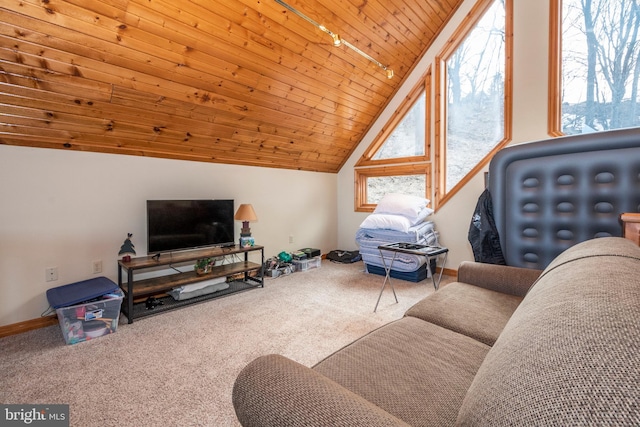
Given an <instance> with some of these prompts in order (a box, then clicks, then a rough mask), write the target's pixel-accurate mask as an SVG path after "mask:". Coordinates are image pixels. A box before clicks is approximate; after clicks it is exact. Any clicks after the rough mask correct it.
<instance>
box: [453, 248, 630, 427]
mask: <svg viewBox="0 0 640 427" xmlns="http://www.w3.org/2000/svg"><path fill="white" fill-rule="evenodd" d="M638 271H640V248H638V247H636V246H635V245H633V243H631V242H630V241H628V240H626V239H622V238H601V239H595V240H590V241H586V242H583V243H580V244H578V245H576V246H574V247H573V248H571V249H568V250H567V251H566V252H565V253H563V254H562V255H560V256H559V257H558V258H557V259H556V260H555V261H554V262H552V263H551V264H550V265H549V266H548V267H547V269H546V270H545V271H544V272H543V274H542V275H541V278H540V279H539V280H538V282H537V283H536V284H535V285H534V286H533V287H532V289H531V290H530V291H529V293H528V295H527V296H526V297H525V299H524V300H523V301H522V303H521V304H520V306H519V307H518V308H517V309H516V311H515V313H514V314H513V316H512V317H511V320H510V321H509V323H508V324H507V326H506V327H505V328H504V330H503V332H502V334H501V335H500V337H499V338H498V340H497V341H496V342H495V344H494V346H493V347H492V349H491V350H490V351H489V353H488V355H487V357H486V359H485V361H484V362H483V364H482V366H481V367H480V369H479V370H478V373H477V375H476V377H475V379H474V381H473V383H472V385H471V387H470V388H469V391H468V393H467V396H466V397H465V399H464V403H463V405H462V407H461V409H460V413H459V415H458V420H457V422H458V424H459V425H474V426H475V425H490V426H506V425H509V426H513V425H518V426H528V425H536V426H538V425H554V426H556V425H558V426H560V425H562V426H564V425H640V404H639V403H638V402H640V387H638V384H639V383H640V363H639V362H638V355H639V354H640V323H639V322H638V319H640V286H639V285H638Z"/></svg>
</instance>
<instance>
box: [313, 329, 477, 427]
mask: <svg viewBox="0 0 640 427" xmlns="http://www.w3.org/2000/svg"><path fill="white" fill-rule="evenodd" d="M489 348H490V347H488V346H487V345H484V344H482V343H480V342H478V341H476V340H473V339H471V338H469V337H467V336H464V335H461V334H458V333H456V332H453V331H450V330H448V329H445V328H442V327H440V326H437V325H434V324H432V323H429V322H425V321H423V320H420V319H417V318H415V317H405V318H402V319H400V320H398V321H395V322H393V323H390V324H388V325H386V326H384V327H382V328H380V329H377V330H375V331H373V332H371V333H369V334H368V335H365V336H364V337H362V338H360V339H359V340H357V341H355V342H354V343H352V344H350V345H348V346H347V347H344V348H343V349H341V350H340V351H338V352H336V353H334V354H333V355H331V356H329V357H328V358H326V359H325V360H323V361H321V362H320V363H318V364H317V365H316V366H314V368H313V369H314V370H315V371H317V372H319V373H321V374H323V375H325V376H327V377H328V378H330V379H331V380H333V381H335V382H336V383H338V384H340V385H342V386H343V387H345V388H347V389H349V390H351V391H352V392H354V393H356V394H358V395H360V396H362V397H363V398H364V399H366V400H368V401H370V402H372V403H373V404H375V405H377V406H379V407H380V408H382V409H383V410H385V411H387V412H388V413H390V414H392V415H394V416H395V417H397V418H399V419H401V420H403V421H404V422H406V423H408V424H410V425H412V426H427V425H433V426H443V425H451V424H453V422H454V421H455V419H456V414H457V413H458V409H459V408H460V405H461V404H462V399H463V398H464V395H465V393H466V391H467V389H468V387H469V385H470V384H471V381H472V380H473V377H474V375H475V373H476V371H477V369H478V367H479V366H480V364H481V363H482V360H483V359H484V357H485V355H486V354H487V352H488V350H489Z"/></svg>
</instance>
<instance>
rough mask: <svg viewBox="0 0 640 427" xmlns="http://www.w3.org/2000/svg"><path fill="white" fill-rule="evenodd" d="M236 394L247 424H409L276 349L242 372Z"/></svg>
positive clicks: (347, 426) (363, 426) (240, 414)
mask: <svg viewBox="0 0 640 427" xmlns="http://www.w3.org/2000/svg"><path fill="white" fill-rule="evenodd" d="M232 399H233V407H234V408H235V411H236V415H237V416H238V420H239V421H240V423H241V424H242V425H243V426H244V427H251V426H256V427H257V426H260V427H270V426H273V427H287V426H291V427H294V426H302V425H304V426H345V427H360V426H361V427H370V426H408V424H406V423H404V422H403V421H401V420H399V419H398V418H396V417H394V416H393V415H391V414H389V413H387V412H385V411H384V410H382V409H381V408H379V407H378V406H376V405H374V404H373V403H371V402H369V401H367V400H365V399H364V398H362V397H361V396H359V395H357V394H355V393H353V392H351V391H350V390H347V389H346V388H344V387H342V386H341V385H339V384H338V383H336V382H334V381H332V380H331V379H329V378H327V377H325V376H323V375H321V374H319V373H317V372H315V371H314V370H312V369H311V368H308V367H306V366H303V365H301V364H299V363H296V362H294V361H292V360H290V359H287V358H286V357H284V356H279V355H275V354H272V355H268V356H262V357H259V358H257V359H256V360H254V361H253V362H251V363H249V364H248V365H247V366H246V367H245V368H244V369H243V370H242V371H241V372H240V374H239V375H238V377H237V379H236V381H235V384H234V385H233V393H232Z"/></svg>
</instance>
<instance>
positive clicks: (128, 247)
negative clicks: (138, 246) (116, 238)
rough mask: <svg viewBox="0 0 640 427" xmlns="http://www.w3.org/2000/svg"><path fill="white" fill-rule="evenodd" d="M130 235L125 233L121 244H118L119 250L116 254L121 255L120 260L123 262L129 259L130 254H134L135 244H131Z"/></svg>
mask: <svg viewBox="0 0 640 427" xmlns="http://www.w3.org/2000/svg"><path fill="white" fill-rule="evenodd" d="M132 236H133V234H131V233H127V238H126V239H125V241H124V243H123V244H122V246H120V252H118V255H123V257H122V260H123V261H124V262H129V261H131V255H135V254H136V250H135V246H133V243H132V242H131V237H132Z"/></svg>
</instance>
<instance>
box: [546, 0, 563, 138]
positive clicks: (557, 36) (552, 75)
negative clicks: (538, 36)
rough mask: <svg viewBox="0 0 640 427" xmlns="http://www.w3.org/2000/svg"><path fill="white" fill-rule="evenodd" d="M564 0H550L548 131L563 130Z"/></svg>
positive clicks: (552, 134) (560, 134)
mask: <svg viewBox="0 0 640 427" xmlns="http://www.w3.org/2000/svg"><path fill="white" fill-rule="evenodd" d="M561 93H562V0H549V96H548V98H549V105H548V108H547V111H548V114H549V116H548V118H547V133H548V134H549V136H554V137H555V136H563V135H564V132H562V105H561V103H562V96H561Z"/></svg>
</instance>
